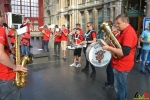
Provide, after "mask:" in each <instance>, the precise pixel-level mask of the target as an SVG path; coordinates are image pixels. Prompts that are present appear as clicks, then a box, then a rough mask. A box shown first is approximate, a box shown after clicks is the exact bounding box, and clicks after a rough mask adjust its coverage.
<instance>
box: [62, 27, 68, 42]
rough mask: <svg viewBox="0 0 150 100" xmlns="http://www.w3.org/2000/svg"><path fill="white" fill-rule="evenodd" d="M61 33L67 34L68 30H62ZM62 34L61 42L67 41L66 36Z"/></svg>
mask: <svg viewBox="0 0 150 100" xmlns="http://www.w3.org/2000/svg"><path fill="white" fill-rule="evenodd" d="M63 32H64V33H65V34H68V29H64V30H63ZM63 32H62V33H61V41H67V40H68V36H66V35H65V34H64V33H63Z"/></svg>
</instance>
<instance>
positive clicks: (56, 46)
mask: <svg viewBox="0 0 150 100" xmlns="http://www.w3.org/2000/svg"><path fill="white" fill-rule="evenodd" d="M60 43H61V42H54V52H55V55H56V54H57V55H60Z"/></svg>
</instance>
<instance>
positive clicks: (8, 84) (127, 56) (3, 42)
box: [0, 11, 150, 100]
mask: <svg viewBox="0 0 150 100" xmlns="http://www.w3.org/2000/svg"><path fill="white" fill-rule="evenodd" d="M27 22H28V20H27V21H26V22H25V23H24V25H23V26H25V25H27ZM3 23H4V14H3V12H2V11H0V32H1V34H0V55H1V56H0V99H2V100H20V98H21V95H20V89H19V88H18V87H17V86H15V85H14V84H12V81H13V80H14V78H15V71H23V72H27V68H24V67H23V66H21V65H15V64H14V63H13V62H12V61H11V59H10V53H9V51H10V50H12V53H14V52H13V50H14V49H11V48H9V47H8V37H9V38H10V42H11V45H12V48H13V47H14V43H15V37H14V36H15V34H14V32H13V31H12V30H10V31H9V32H8V36H7V35H6V33H5V28H4V26H3ZM86 25H87V28H88V30H87V31H86V32H85V34H83V31H82V29H81V25H80V24H79V23H77V24H76V28H74V29H73V31H71V32H69V30H68V29H67V28H66V26H65V25H62V28H59V27H58V25H56V26H55V29H54V33H53V36H54V56H58V57H60V53H61V51H60V50H62V55H63V59H66V47H67V43H68V34H71V45H74V46H77V45H80V46H81V45H82V47H79V48H75V49H74V50H73V52H74V53H73V63H72V64H70V66H71V67H73V66H74V67H81V52H82V49H83V52H84V55H85V59H86V63H85V67H84V68H83V69H82V72H86V71H89V66H91V69H92V73H91V74H90V77H94V76H96V68H95V66H93V65H92V64H91V62H90V61H89V60H88V59H87V57H86V50H87V47H88V46H89V45H90V44H92V43H95V42H96V39H97V34H96V31H95V30H94V28H93V24H92V22H88V23H87V24H86ZM11 27H12V28H14V26H13V25H12V26H11ZM149 29H150V26H149ZM149 29H147V30H145V31H143V32H142V34H141V35H140V36H139V39H138V38H137V35H136V32H135V30H134V29H133V27H132V26H131V25H130V24H129V18H128V17H127V16H126V15H125V14H120V15H118V16H117V17H116V19H115V24H114V25H113V26H112V32H113V34H114V36H115V37H116V39H117V40H118V42H119V43H120V45H121V48H115V47H112V46H110V45H101V46H102V48H103V50H108V51H110V52H112V53H114V54H116V55H118V56H120V58H119V59H118V58H115V57H113V56H112V59H111V61H110V62H109V64H108V65H107V68H106V74H107V82H106V83H105V85H104V89H110V88H114V87H115V91H116V94H117V99H116V100H126V99H127V85H126V78H127V75H128V73H129V72H130V71H131V69H132V68H133V66H134V56H135V51H136V47H138V49H139V55H138V56H137V58H136V62H139V59H140V56H141V55H143V59H142V58H141V59H142V61H141V65H140V72H141V73H143V74H147V73H148V72H149V73H150V67H149V66H147V67H145V64H146V61H147V57H148V53H149V50H150V31H149ZM42 33H43V40H42V49H43V50H45V51H46V52H49V48H48V43H49V39H50V33H51V31H50V30H49V29H48V27H47V26H46V25H45V26H44V29H43V31H42ZM20 45H21V55H27V56H29V47H30V32H29V31H27V32H26V33H24V34H22V35H21V41H20ZM60 48H61V49H60ZM9 49H10V50H9ZM77 61H78V63H77Z"/></svg>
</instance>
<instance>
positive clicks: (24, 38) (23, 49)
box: [21, 32, 30, 56]
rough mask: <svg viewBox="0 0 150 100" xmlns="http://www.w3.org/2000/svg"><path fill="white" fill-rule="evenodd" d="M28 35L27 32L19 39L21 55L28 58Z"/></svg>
mask: <svg viewBox="0 0 150 100" xmlns="http://www.w3.org/2000/svg"><path fill="white" fill-rule="evenodd" d="M29 43H30V34H29V33H28V32H26V33H24V34H22V39H21V55H27V56H29V45H30V44H29Z"/></svg>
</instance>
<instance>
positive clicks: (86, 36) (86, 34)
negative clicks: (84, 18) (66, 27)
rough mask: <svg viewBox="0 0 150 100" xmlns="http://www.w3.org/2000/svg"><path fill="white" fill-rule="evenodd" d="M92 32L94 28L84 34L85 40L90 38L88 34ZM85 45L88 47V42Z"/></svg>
mask: <svg viewBox="0 0 150 100" xmlns="http://www.w3.org/2000/svg"><path fill="white" fill-rule="evenodd" d="M92 32H94V30H89V31H87V32H86V33H85V34H84V40H85V41H87V38H89V37H88V36H89V35H90V34H91V33H92ZM83 47H85V48H86V47H87V44H85V45H84V46H83Z"/></svg>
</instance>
